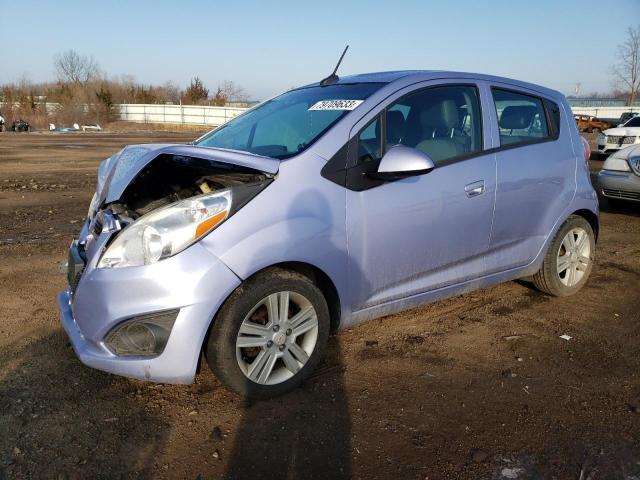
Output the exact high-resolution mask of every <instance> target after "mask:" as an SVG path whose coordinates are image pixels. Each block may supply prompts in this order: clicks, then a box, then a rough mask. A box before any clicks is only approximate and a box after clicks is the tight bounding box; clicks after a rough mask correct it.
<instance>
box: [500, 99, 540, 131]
mask: <svg viewBox="0 0 640 480" xmlns="http://www.w3.org/2000/svg"><path fill="white" fill-rule="evenodd" d="M536 113H538V108H537V107H534V106H529V105H510V106H508V107H507V108H505V109H504V110H503V111H502V113H501V114H500V128H504V129H506V130H521V129H523V128H528V127H529V126H530V125H531V122H533V117H535V115H536Z"/></svg>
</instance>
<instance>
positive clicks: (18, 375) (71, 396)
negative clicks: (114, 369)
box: [0, 329, 170, 479]
mask: <svg viewBox="0 0 640 480" xmlns="http://www.w3.org/2000/svg"><path fill="white" fill-rule="evenodd" d="M0 364H2V365H3V368H4V371H5V372H7V373H6V376H5V377H4V378H0V432H2V434H1V436H0V478H4V477H7V478H43V477H46V478H49V477H50V478H58V479H66V478H121V477H124V476H127V475H133V476H135V477H136V478H151V477H153V476H154V475H153V469H154V462H155V459H156V458H157V456H158V452H160V451H161V450H162V448H163V447H164V444H165V441H166V437H167V436H168V433H169V431H170V425H169V423H167V422H166V421H165V420H163V419H162V418H160V417H159V416H157V415H154V414H153V413H150V409H149V400H150V399H149V396H148V395H145V396H142V392H141V391H140V390H139V388H140V386H141V384H140V383H134V382H130V381H128V380H127V379H122V378H118V377H115V376H111V375H108V374H105V373H102V372H99V371H96V370H91V369H88V368H86V367H85V366H84V365H82V364H81V363H80V362H79V361H78V360H77V359H76V357H75V355H74V353H73V350H72V349H71V346H70V345H69V343H68V341H67V338H66V335H65V333H64V332H63V331H62V330H61V329H60V330H57V331H55V332H54V333H52V334H49V335H47V336H44V337H41V338H39V339H37V340H35V341H33V342H32V343H29V344H27V345H22V346H16V345H15V344H14V345H9V346H8V348H4V349H3V351H2V352H0ZM145 393H146V392H145Z"/></svg>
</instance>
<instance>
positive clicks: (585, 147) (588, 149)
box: [580, 137, 591, 163]
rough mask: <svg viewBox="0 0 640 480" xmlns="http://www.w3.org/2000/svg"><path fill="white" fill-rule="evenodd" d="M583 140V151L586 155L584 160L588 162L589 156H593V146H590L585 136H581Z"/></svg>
mask: <svg viewBox="0 0 640 480" xmlns="http://www.w3.org/2000/svg"><path fill="white" fill-rule="evenodd" d="M580 140H582V153H583V155H584V160H585V161H586V162H587V163H588V162H589V158H591V147H589V142H587V141H586V140H585V139H584V137H580Z"/></svg>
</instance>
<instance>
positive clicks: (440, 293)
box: [58, 71, 599, 398]
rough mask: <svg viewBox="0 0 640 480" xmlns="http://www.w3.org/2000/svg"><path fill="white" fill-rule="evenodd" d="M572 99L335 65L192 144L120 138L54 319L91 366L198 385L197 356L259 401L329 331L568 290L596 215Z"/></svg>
mask: <svg viewBox="0 0 640 480" xmlns="http://www.w3.org/2000/svg"><path fill="white" fill-rule="evenodd" d="M570 112H571V109H570V107H569V105H568V103H567V101H566V99H565V97H564V96H563V95H562V94H561V93H559V92H556V91H554V90H550V89H547V88H544V87H540V86H537V85H533V84H529V83H524V82H520V81H516V80H510V79H506V78H500V77H494V76H489V75H479V74H468V73H456V72H442V71H438V72H416V71H402V72H385V73H375V74H364V75H354V76H350V77H345V78H338V77H337V76H335V75H332V76H330V77H327V79H325V80H323V81H322V82H320V83H315V84H312V85H308V86H306V87H301V88H297V89H294V90H291V91H289V92H287V93H284V94H282V95H280V96H278V97H276V98H274V99H272V100H269V101H267V102H264V103H263V104H261V105H259V106H257V107H255V108H253V109H252V110H249V111H247V112H246V113H244V114H243V115H240V116H238V117H236V118H235V119H233V120H231V121H229V122H228V123H226V124H224V125H223V126H221V127H219V128H217V129H215V130H213V131H212V132H210V133H208V134H206V135H204V136H202V137H201V138H199V139H197V140H196V141H195V142H193V144H189V145H135V146H129V147H126V148H124V149H123V150H122V151H120V152H118V153H115V154H114V155H113V156H112V157H111V158H109V159H107V160H105V161H104V162H102V163H101V165H100V167H99V170H98V178H97V188H96V193H95V195H94V197H93V199H92V201H91V204H90V206H89V211H88V215H87V218H86V220H85V222H84V225H83V226H82V229H81V231H80V235H79V238H78V239H77V240H75V241H74V242H73V243H72V245H71V248H70V250H69V257H68V258H69V262H68V275H67V278H68V281H69V287H68V288H67V289H66V290H65V291H63V292H62V293H61V294H60V295H59V297H58V304H59V308H60V315H61V320H62V324H63V326H64V328H65V329H66V331H67V333H68V335H69V337H70V340H71V344H72V345H73V348H74V349H75V351H76V353H77V355H78V356H79V358H80V359H81V360H82V361H83V362H84V363H86V364H87V365H89V366H92V367H94V368H98V369H101V370H106V371H108V372H112V373H116V374H119V375H125V376H129V377H134V378H139V379H145V380H153V381H159V382H172V383H190V382H192V381H193V378H194V375H195V373H196V369H197V367H198V365H199V363H200V358H201V354H202V352H204V355H205V358H206V360H207V362H208V363H209V366H210V367H211V369H212V370H213V371H214V372H215V374H216V375H217V376H218V377H219V378H220V379H221V381H222V382H223V384H225V385H226V386H227V387H229V388H231V389H233V390H235V391H237V392H239V393H241V394H242V395H245V396H248V397H263V398H264V397H271V396H274V395H278V394H281V393H284V392H286V391H288V390H290V389H292V388H294V387H295V386H296V385H298V384H300V382H302V381H303V380H304V379H305V378H306V377H308V376H309V374H310V373H311V372H312V371H313V369H314V367H315V366H316V365H318V362H319V361H320V359H321V358H322V356H323V354H324V352H325V347H326V344H327V339H328V337H329V333H330V331H334V330H336V329H338V328H345V327H349V326H351V325H355V324H357V323H360V322H364V321H367V320H371V319H374V318H379V317H382V316H385V315H390V314H392V313H395V312H400V311H404V310H407V309H410V308H414V307H417V306H419V305H423V304H425V303H428V302H433V301H435V300H438V299H441V298H445V297H450V296H453V295H459V294H461V293H466V292H469V291H470V290H473V289H477V288H482V287H486V286H488V285H494V284H497V283H499V282H505V281H509V280H514V279H519V278H527V279H529V281H532V282H533V284H534V285H535V286H536V287H537V288H538V289H539V290H541V291H542V292H545V293H546V294H549V295H552V296H565V295H571V294H575V293H576V292H578V291H579V290H580V289H581V288H582V286H583V285H584V284H585V283H586V281H587V279H588V277H589V274H590V272H591V269H592V267H593V260H594V252H595V241H596V237H597V233H598V229H599V223H598V200H597V196H596V193H595V191H594V190H593V187H592V186H591V182H590V179H589V168H588V156H589V147H588V144H586V142H585V140H584V139H582V138H581V137H580V135H579V133H578V131H577V129H576V125H575V122H574V120H573V118H572V117H571V113H570ZM564 305H565V306H566V305H567V304H564ZM576 314H579V312H577V313H576Z"/></svg>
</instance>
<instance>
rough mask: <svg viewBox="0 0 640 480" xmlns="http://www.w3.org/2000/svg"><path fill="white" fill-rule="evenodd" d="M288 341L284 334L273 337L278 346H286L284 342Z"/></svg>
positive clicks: (280, 333) (279, 333)
mask: <svg viewBox="0 0 640 480" xmlns="http://www.w3.org/2000/svg"><path fill="white" fill-rule="evenodd" d="M286 340H287V336H286V335H285V334H284V333H282V332H278V333H276V334H275V335H274V336H273V343H275V344H276V345H278V346H280V345H284V342H285V341H286Z"/></svg>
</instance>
